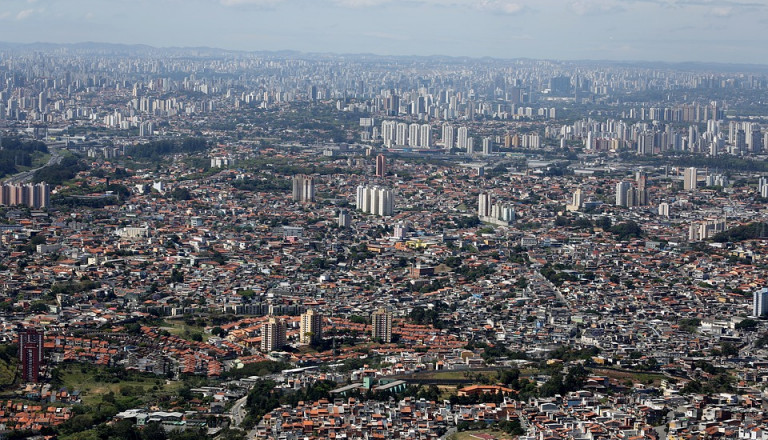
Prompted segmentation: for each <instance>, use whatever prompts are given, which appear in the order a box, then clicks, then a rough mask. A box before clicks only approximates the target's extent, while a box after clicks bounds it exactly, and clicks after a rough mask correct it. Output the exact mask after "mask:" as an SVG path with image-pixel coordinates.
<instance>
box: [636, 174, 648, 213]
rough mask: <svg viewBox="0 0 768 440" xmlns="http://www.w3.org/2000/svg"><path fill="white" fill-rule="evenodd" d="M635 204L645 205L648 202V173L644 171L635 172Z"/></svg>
mask: <svg viewBox="0 0 768 440" xmlns="http://www.w3.org/2000/svg"><path fill="white" fill-rule="evenodd" d="M636 180H637V204H638V205H639V206H645V205H647V204H648V174H646V173H645V172H644V171H638V172H637V179H636Z"/></svg>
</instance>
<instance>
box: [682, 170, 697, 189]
mask: <svg viewBox="0 0 768 440" xmlns="http://www.w3.org/2000/svg"><path fill="white" fill-rule="evenodd" d="M697 174H698V170H697V169H696V168H695V167H689V168H686V169H685V171H684V172H683V189H684V190H685V191H692V190H695V189H696V184H697V180H696V177H697Z"/></svg>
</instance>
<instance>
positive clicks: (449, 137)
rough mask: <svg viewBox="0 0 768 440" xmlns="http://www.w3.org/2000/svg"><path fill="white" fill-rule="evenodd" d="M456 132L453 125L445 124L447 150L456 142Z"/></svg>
mask: <svg viewBox="0 0 768 440" xmlns="http://www.w3.org/2000/svg"><path fill="white" fill-rule="evenodd" d="M455 138H456V134H455V132H454V130H453V125H450V124H443V138H442V141H443V146H444V147H445V149H446V150H450V149H451V148H453V147H454V145H455V144H456V139H455Z"/></svg>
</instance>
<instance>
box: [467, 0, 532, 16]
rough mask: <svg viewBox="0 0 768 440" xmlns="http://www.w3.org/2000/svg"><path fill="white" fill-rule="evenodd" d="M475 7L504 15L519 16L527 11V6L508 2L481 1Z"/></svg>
mask: <svg viewBox="0 0 768 440" xmlns="http://www.w3.org/2000/svg"><path fill="white" fill-rule="evenodd" d="M477 5H478V8H479V9H481V10H487V11H492V12H502V13H504V14H519V13H521V12H525V11H526V10H527V9H528V7H527V6H525V5H523V4H521V3H519V2H515V1H510V0H481V1H479V2H478V3H477Z"/></svg>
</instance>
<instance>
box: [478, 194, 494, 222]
mask: <svg viewBox="0 0 768 440" xmlns="http://www.w3.org/2000/svg"><path fill="white" fill-rule="evenodd" d="M490 215H491V195H490V194H488V193H482V194H480V196H479V197H478V200H477V216H478V217H480V218H483V217H488V216H490Z"/></svg>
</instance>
